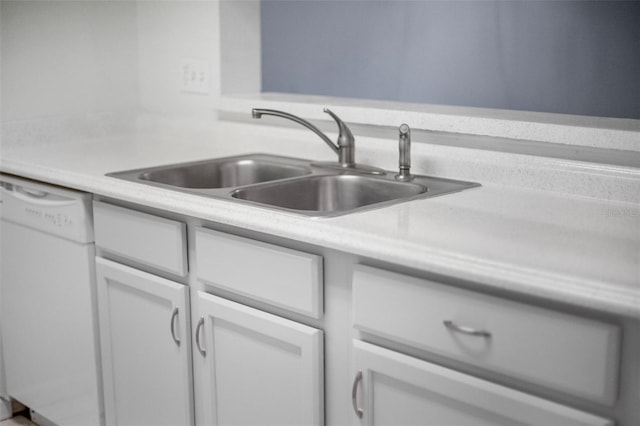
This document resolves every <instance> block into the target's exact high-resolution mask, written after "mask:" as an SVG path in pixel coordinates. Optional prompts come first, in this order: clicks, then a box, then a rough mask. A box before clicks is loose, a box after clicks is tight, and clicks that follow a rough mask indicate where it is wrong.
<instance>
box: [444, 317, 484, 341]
mask: <svg viewBox="0 0 640 426" xmlns="http://www.w3.org/2000/svg"><path fill="white" fill-rule="evenodd" d="M442 323H443V324H444V326H445V327H447V328H448V329H449V330H451V331H455V332H457V333H462V334H466V335H468V336H477V337H484V338H487V339H488V338H490V337H491V333H490V332H488V331H485V330H477V329H475V328H471V327H466V326H464V325H457V324H456V323H454V322H453V321H449V320H447V321H443V322H442Z"/></svg>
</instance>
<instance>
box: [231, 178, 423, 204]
mask: <svg viewBox="0 0 640 426" xmlns="http://www.w3.org/2000/svg"><path fill="white" fill-rule="evenodd" d="M427 191H428V189H427V187H426V186H423V185H419V184H414V183H401V182H396V181H393V180H384V179H379V178H375V177H370V176H364V175H353V174H343V175H328V176H326V175H325V176H311V177H309V178H307V179H294V180H289V181H286V182H279V183H274V184H271V185H257V186H252V187H248V188H243V189H238V190H236V191H234V192H233V193H232V194H231V196H232V197H234V198H239V199H242V200H248V201H252V202H254V203H261V204H268V205H270V206H274V207H282V208H286V209H291V210H303V211H312V212H318V213H331V212H341V211H349V210H353V209H356V208H359V207H362V206H368V205H370V204H375V203H382V202H387V201H391V200H396V199H407V198H411V197H414V196H416V195H419V194H423V193H425V192H427Z"/></svg>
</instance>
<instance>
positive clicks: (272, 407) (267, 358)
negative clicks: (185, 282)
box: [194, 292, 324, 426]
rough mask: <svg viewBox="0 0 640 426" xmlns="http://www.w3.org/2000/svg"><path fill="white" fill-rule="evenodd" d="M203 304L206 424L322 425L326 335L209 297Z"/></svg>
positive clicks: (199, 338)
mask: <svg viewBox="0 0 640 426" xmlns="http://www.w3.org/2000/svg"><path fill="white" fill-rule="evenodd" d="M198 300H199V310H200V311H199V313H200V315H202V317H201V319H200V321H199V322H198V326H197V327H196V330H195V336H196V348H197V349H198V351H199V355H198V354H195V355H194V356H195V359H194V362H198V363H200V368H201V370H202V371H203V372H204V373H203V374H204V375H206V379H205V380H203V381H202V388H203V389H200V391H201V392H202V393H203V395H204V397H203V400H204V401H205V404H206V406H205V407H202V410H203V413H202V418H203V419H204V420H205V424H209V425H225V426H226V425H243V426H249V425H261V426H266V425H279V426H284V425H296V426H300V425H321V424H323V411H324V407H323V394H324V392H323V357H322V353H323V341H322V337H323V336H322V331H320V330H317V329H314V328H311V327H307V326H305V325H302V324H299V323H296V322H293V321H290V320H286V319H284V318H280V317H277V316H274V315H270V314H267V313H265V312H262V311H258V310H256V309H252V308H249V307H246V306H244V305H240V304H238V303H234V302H230V301H228V300H225V299H222V298H219V297H216V296H212V295H210V294H207V293H203V292H200V293H199V297H198ZM198 359H199V360H198Z"/></svg>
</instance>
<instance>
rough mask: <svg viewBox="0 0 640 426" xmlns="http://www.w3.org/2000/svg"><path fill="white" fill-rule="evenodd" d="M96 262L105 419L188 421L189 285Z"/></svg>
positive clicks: (163, 422) (137, 422)
mask: <svg viewBox="0 0 640 426" xmlns="http://www.w3.org/2000/svg"><path fill="white" fill-rule="evenodd" d="M96 264H97V277H98V297H99V300H98V305H99V312H100V335H101V336H100V337H101V343H102V362H103V374H104V391H105V392H104V393H105V414H106V420H107V424H109V425H112V424H115V425H178V424H180V425H189V424H193V420H192V419H193V415H192V380H191V368H190V358H191V356H190V331H189V330H190V328H189V320H188V318H189V315H188V288H187V287H186V286H184V285H180V284H177V283H174V282H172V281H169V280H165V279H162V278H159V277H156V276H153V275H150V274H147V273H144V272H141V271H137V270H135V269H132V268H128V267H126V266H122V265H119V264H117V263H114V262H110V261H108V260H104V259H100V258H98V259H96ZM176 309H177V311H176ZM178 341H179V343H178Z"/></svg>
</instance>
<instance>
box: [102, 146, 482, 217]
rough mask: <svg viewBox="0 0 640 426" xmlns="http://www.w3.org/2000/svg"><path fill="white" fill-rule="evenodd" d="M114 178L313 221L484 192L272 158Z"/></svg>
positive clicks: (164, 168) (415, 178)
mask: <svg viewBox="0 0 640 426" xmlns="http://www.w3.org/2000/svg"><path fill="white" fill-rule="evenodd" d="M108 176H112V177H115V178H118V179H125V180H128V181H132V182H137V183H141V184H145V185H152V186H157V187H162V188H167V189H171V190H174V191H181V192H188V193H192V194H198V195H201V196H205V197H212V198H220V199H227V200H231V201H234V202H238V203H245V204H248V205H253V206H258V207H266V208H271V209H277V210H284V211H288V212H292V213H297V214H302V215H306V216H310V217H326V216H337V215H342V214H347V213H354V212H357V211H362V210H368V209H373V208H379V207H383V206H387V205H391V204H395V203H400V202H405V201H410V200H417V199H423V198H429V197H435V196H438V195H444V194H449V193H452V192H458V191H462V190H464V189H467V188H472V187H474V186H479V184H477V183H473V182H463V181H457V180H450V179H442V178H436V177H430V176H420V175H416V176H413V177H412V180H411V181H407V182H401V181H398V180H396V179H395V178H394V176H395V173H393V172H388V173H387V174H383V175H371V174H363V173H358V172H357V171H354V170H351V169H345V170H340V169H336V168H332V167H329V168H327V167H322V166H319V165H315V164H312V162H311V161H309V160H302V159H298V158H289V157H280V156H275V155H267V154H248V155H242V156H236V157H228V158H219V159H212V160H205V161H197V162H191V163H182V164H172V165H165V166H158V167H150V168H145V169H135V170H126V171H123V172H116V173H109V174H108Z"/></svg>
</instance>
